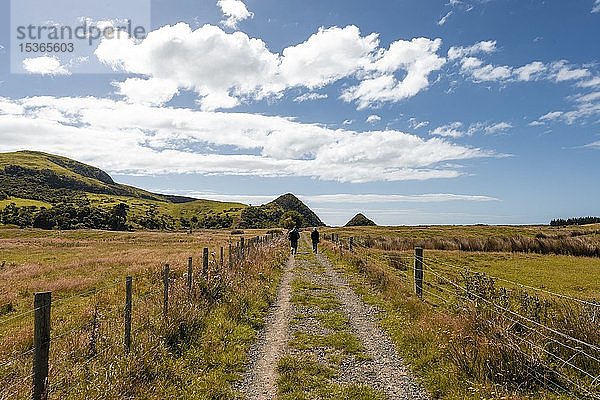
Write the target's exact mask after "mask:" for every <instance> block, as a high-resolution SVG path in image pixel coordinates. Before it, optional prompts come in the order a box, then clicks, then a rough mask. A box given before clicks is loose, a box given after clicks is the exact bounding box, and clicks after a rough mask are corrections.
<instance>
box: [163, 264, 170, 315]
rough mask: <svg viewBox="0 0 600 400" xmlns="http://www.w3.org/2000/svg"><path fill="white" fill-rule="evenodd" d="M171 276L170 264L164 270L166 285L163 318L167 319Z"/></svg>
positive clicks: (164, 282)
mask: <svg viewBox="0 0 600 400" xmlns="http://www.w3.org/2000/svg"><path fill="white" fill-rule="evenodd" d="M169 275H170V268H169V264H165V268H164V270H163V285H164V293H163V316H164V317H165V318H167V314H168V312H169Z"/></svg>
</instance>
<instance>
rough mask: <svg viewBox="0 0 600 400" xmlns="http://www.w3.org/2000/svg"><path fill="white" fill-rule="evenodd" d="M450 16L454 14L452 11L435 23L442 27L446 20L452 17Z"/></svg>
mask: <svg viewBox="0 0 600 400" xmlns="http://www.w3.org/2000/svg"><path fill="white" fill-rule="evenodd" d="M452 14H454V11H450V12H448V14H446V15H444V16H443V17H442V18H440V20H439V21H438V22H437V24H438V25H439V26H442V25H444V24H445V23H446V22H447V21H448V18H450V17H451V16H452Z"/></svg>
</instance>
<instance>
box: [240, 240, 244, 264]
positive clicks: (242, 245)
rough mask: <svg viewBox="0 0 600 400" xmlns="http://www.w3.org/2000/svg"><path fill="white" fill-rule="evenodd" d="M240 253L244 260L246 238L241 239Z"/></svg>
mask: <svg viewBox="0 0 600 400" xmlns="http://www.w3.org/2000/svg"><path fill="white" fill-rule="evenodd" d="M240 253H241V258H242V259H243V258H244V238H243V237H241V238H240Z"/></svg>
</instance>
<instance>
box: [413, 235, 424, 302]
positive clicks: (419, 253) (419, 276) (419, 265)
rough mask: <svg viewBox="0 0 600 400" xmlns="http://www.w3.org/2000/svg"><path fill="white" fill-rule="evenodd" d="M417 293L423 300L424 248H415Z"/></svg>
mask: <svg viewBox="0 0 600 400" xmlns="http://www.w3.org/2000/svg"><path fill="white" fill-rule="evenodd" d="M415 293H416V295H417V296H418V297H419V298H420V299H422V298H423V248H422V247H415Z"/></svg>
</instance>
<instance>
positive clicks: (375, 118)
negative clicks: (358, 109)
mask: <svg viewBox="0 0 600 400" xmlns="http://www.w3.org/2000/svg"><path fill="white" fill-rule="evenodd" d="M379 121H381V117H380V116H379V115H376V114H373V115H369V116H368V117H367V120H366V122H367V123H368V124H374V123H376V122H379Z"/></svg>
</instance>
